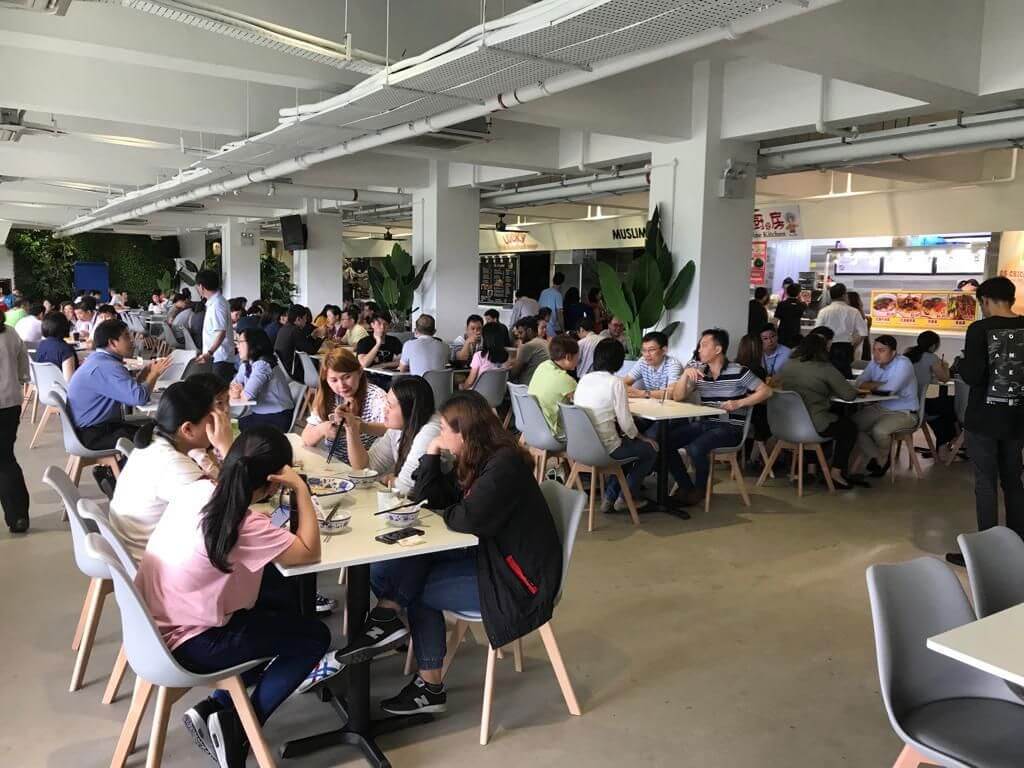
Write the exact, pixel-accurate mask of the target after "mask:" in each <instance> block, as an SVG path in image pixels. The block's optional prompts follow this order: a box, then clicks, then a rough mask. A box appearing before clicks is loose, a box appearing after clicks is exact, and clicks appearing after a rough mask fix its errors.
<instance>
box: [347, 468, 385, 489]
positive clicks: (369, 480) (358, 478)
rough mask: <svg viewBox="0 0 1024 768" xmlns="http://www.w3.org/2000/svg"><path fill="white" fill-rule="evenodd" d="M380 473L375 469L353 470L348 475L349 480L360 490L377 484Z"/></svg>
mask: <svg viewBox="0 0 1024 768" xmlns="http://www.w3.org/2000/svg"><path fill="white" fill-rule="evenodd" d="M379 476H380V473H379V472H378V471H377V470H375V469H353V470H352V471H351V472H349V473H348V479H349V480H351V481H352V482H353V483H355V484H356V486H357V487H359V488H366V487H367V486H370V485H373V484H374V483H376V482H377V478H378V477H379Z"/></svg>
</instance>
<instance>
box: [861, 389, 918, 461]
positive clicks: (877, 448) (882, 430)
mask: <svg viewBox="0 0 1024 768" xmlns="http://www.w3.org/2000/svg"><path fill="white" fill-rule="evenodd" d="M853 423H854V424H856V425H857V429H858V430H860V434H858V435H857V447H858V448H860V450H861V452H862V453H863V454H864V455H865V456H867V457H868V458H869V459H874V460H875V461H877V462H879V463H880V464H884V463H885V462H886V461H888V460H889V449H890V448H891V447H892V436H893V434H895V433H896V432H903V431H905V430H908V429H912V428H913V427H914V426H915V425H916V424H917V414H916V413H911V412H909V411H887V410H885V409H884V408H882V407H881V406H880V405H876V404H872V405H866V406H864V407H863V408H861V409H859V410H858V411H857V412H856V413H855V414H853Z"/></svg>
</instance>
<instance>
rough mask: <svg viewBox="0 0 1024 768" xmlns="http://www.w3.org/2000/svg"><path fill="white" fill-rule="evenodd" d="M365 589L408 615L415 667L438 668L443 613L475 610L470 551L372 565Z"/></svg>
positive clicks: (477, 599)
mask: <svg viewBox="0 0 1024 768" xmlns="http://www.w3.org/2000/svg"><path fill="white" fill-rule="evenodd" d="M370 585H371V586H372V588H373V593H374V594H375V595H376V596H377V599H379V600H392V601H394V602H396V603H398V604H399V605H400V606H402V607H403V608H405V609H406V611H407V612H408V616H409V629H410V631H411V632H412V644H413V651H414V652H415V653H416V663H417V664H418V665H419V668H420V669H425V670H433V669H440V668H441V667H442V666H443V665H444V655H445V651H446V650H447V644H446V642H445V640H446V638H445V626H444V613H443V611H455V612H457V613H479V612H480V590H479V587H478V586H477V579H476V550H475V549H460V550H454V551H450V552H438V553H436V554H431V555H420V556H418V557H403V558H402V559H400V560H388V561H385V562H382V563H374V564H373V565H371V566H370Z"/></svg>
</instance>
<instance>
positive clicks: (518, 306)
mask: <svg viewBox="0 0 1024 768" xmlns="http://www.w3.org/2000/svg"><path fill="white" fill-rule="evenodd" d="M539 311H540V304H538V303H537V300H536V299H534V298H533V297H532V296H530V294H528V293H527V292H526V291H524V290H523V289H522V288H520V289H519V290H518V291H516V300H515V302H514V303H513V304H512V316H511V317H510V318H509V320H508V321H509V323H511V324H512V327H513V328H514V327H515V325H516V323H518V322H519V321H520V320H521V319H523V318H524V317H536V316H537V313H538V312H539Z"/></svg>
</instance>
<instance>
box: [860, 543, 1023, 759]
mask: <svg viewBox="0 0 1024 768" xmlns="http://www.w3.org/2000/svg"><path fill="white" fill-rule="evenodd" d="M867 583H868V595H869V597H870V599H871V618H872V622H873V624H874V631H875V650H876V654H877V657H878V677H879V680H880V682H881V691H882V701H883V702H884V703H885V710H886V714H887V715H888V716H889V723H890V724H891V725H892V727H893V730H894V731H896V735H897V736H899V737H900V739H902V740H903V742H904V744H905V745H906V747H905V748H904V750H903V752H902V753H901V754H900V757H899V759H898V760H897V761H896V766H901V767H905V768H909V767H910V766H916V765H917V764H918V763H925V764H933V763H934V764H937V765H942V766H948V767H949V768H978V767H979V766H986V768H1011V767H1014V766H1020V765H1021V755H1024V707H1022V706H1021V705H1020V704H1018V703H1017V702H1016V701H1015V700H1014V699H1013V696H1012V695H1011V694H1010V692H1009V691H1008V690H1007V689H1006V686H1005V685H1003V683H1002V681H1001V680H999V679H998V678H997V677H995V676H993V675H988V674H986V673H984V672H981V671H979V670H976V669H974V668H973V667H970V666H968V665H966V664H962V663H960V662H958V661H954V660H953V659H950V658H948V657H946V656H943V655H941V654H939V653H936V652H934V651H931V650H929V649H928V648H927V646H926V643H927V640H928V638H929V637H932V636H934V635H938V634H940V633H942V632H946V631H948V630H951V629H954V628H956V627H960V626H963V625H964V624H968V623H970V622H972V621H974V619H975V617H974V612H973V611H972V610H971V606H970V604H969V603H968V602H967V596H966V595H965V594H964V591H963V589H962V588H961V586H960V582H959V581H958V580H957V577H956V576H955V575H954V574H953V572H952V571H951V570H950V569H949V568H948V567H947V566H946V565H944V564H943V563H941V562H939V561H938V560H935V559H933V558H930V557H921V558H918V559H916V560H911V561H910V562H906V563H900V564H898V565H873V566H871V567H870V568H868V570H867Z"/></svg>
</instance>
